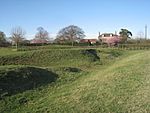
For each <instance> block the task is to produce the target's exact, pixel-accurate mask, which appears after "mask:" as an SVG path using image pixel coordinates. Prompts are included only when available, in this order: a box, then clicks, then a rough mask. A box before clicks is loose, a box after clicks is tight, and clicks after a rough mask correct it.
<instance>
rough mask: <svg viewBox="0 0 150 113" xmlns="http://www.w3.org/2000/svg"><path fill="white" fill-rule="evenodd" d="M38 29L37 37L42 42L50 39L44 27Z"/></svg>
mask: <svg viewBox="0 0 150 113" xmlns="http://www.w3.org/2000/svg"><path fill="white" fill-rule="evenodd" d="M37 31H38V32H37V33H36V35H35V39H38V40H41V41H42V42H45V41H48V40H49V33H48V32H47V31H46V30H45V29H44V28H43V27H38V28H37Z"/></svg>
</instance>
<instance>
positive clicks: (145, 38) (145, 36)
mask: <svg viewBox="0 0 150 113" xmlns="http://www.w3.org/2000/svg"><path fill="white" fill-rule="evenodd" d="M146 39H147V25H145V40H146Z"/></svg>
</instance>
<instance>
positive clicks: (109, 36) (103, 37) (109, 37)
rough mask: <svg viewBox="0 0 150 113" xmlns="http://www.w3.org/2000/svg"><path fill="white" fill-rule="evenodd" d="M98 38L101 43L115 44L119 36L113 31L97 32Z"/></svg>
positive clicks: (119, 38)
mask: <svg viewBox="0 0 150 113" xmlns="http://www.w3.org/2000/svg"><path fill="white" fill-rule="evenodd" d="M98 39H99V41H100V42H101V43H106V44H108V45H116V44H118V43H119V42H120V41H121V37H120V36H119V35H116V34H113V33H103V34H100V33H99V36H98Z"/></svg>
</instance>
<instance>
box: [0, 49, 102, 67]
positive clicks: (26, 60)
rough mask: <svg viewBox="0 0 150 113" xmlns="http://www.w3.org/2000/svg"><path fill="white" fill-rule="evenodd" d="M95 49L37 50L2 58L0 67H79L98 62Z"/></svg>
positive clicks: (0, 58) (0, 57)
mask: <svg viewBox="0 0 150 113" xmlns="http://www.w3.org/2000/svg"><path fill="white" fill-rule="evenodd" d="M97 52H98V51H97V50H94V49H85V50H83V49H72V50H67V49H64V50H61V49H58V50H39V51H38V50H36V51H28V52H22V53H21V52H19V53H16V54H11V55H3V56H0V65H34V66H58V65H59V66H61V65H62V66H63V65H67V66H68V65H69V66H72V65H73V66H78V65H84V64H87V63H90V62H94V61H98V60H99V59H100V58H99V56H98V55H97Z"/></svg>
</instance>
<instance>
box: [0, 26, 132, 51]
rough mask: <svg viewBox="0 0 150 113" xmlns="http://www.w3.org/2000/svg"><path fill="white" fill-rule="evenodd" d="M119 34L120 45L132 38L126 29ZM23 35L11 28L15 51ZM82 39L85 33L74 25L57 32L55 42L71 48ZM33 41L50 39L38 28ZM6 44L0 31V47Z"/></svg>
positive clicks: (17, 28) (18, 29) (23, 37)
mask: <svg viewBox="0 0 150 113" xmlns="http://www.w3.org/2000/svg"><path fill="white" fill-rule="evenodd" d="M119 34H120V36H121V37H122V39H121V40H122V43H125V42H126V41H127V39H128V38H131V37H130V36H132V33H131V31H129V30H127V29H121V31H120V32H119ZM25 35H26V32H25V30H23V29H22V28H21V27H15V28H12V30H11V37H10V38H9V39H10V40H11V42H12V44H14V45H15V46H16V49H18V46H19V44H20V43H22V42H25V41H26V38H25ZM84 37H85V32H84V31H83V29H82V28H80V27H78V26H75V25H69V26H67V27H64V28H62V29H61V30H59V32H58V33H57V36H56V39H55V42H56V43H61V42H68V43H71V44H72V46H73V45H74V43H75V42H79V41H80V40H81V39H83V38H84ZM34 39H35V40H42V41H43V40H46V41H48V40H49V39H50V36H49V33H48V31H47V30H45V29H44V28H43V27H38V28H37V33H36V34H35V37H34ZM6 42H7V41H6V35H5V33H4V32H2V31H0V46H1V45H3V44H4V43H6ZM43 43H44V42H43Z"/></svg>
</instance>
